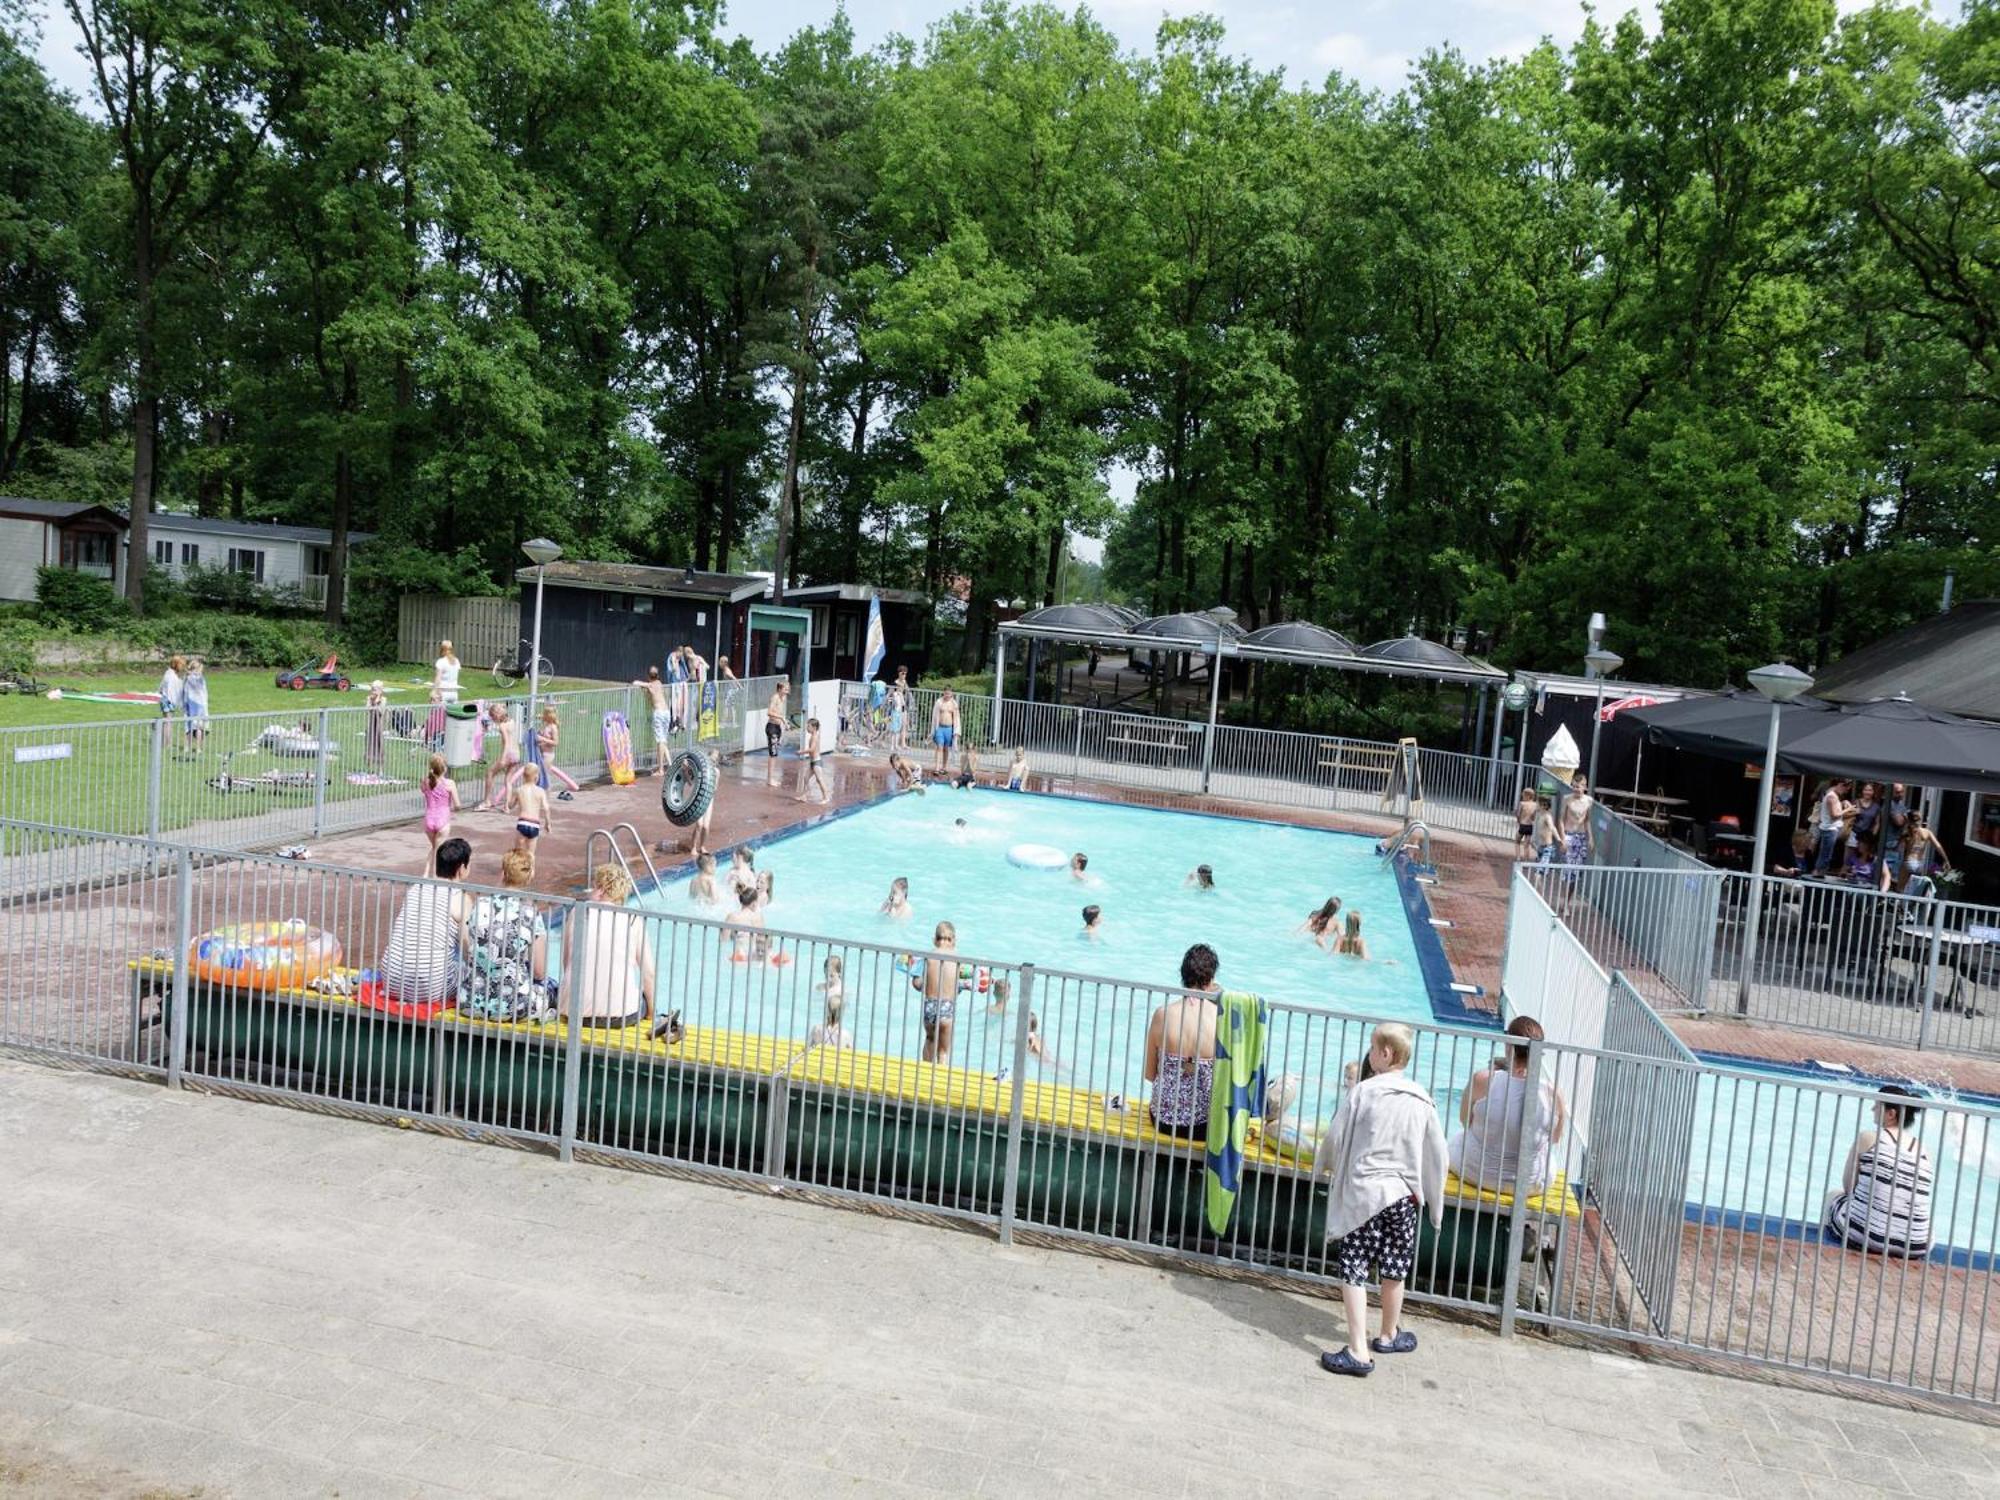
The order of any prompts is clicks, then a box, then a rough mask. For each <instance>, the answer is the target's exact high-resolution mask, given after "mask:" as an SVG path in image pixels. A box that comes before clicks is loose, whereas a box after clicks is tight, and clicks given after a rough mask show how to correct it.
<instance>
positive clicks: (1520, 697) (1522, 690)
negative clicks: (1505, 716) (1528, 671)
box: [1500, 682, 1528, 714]
mask: <svg viewBox="0 0 2000 1500" xmlns="http://www.w3.org/2000/svg"><path fill="white" fill-rule="evenodd" d="M1500 701H1501V702H1502V703H1504V704H1506V705H1507V712H1509V713H1514V714H1517V713H1519V712H1520V711H1521V710H1522V709H1524V708H1526V707H1527V706H1528V685H1527V683H1525V682H1510V683H1508V684H1507V685H1506V686H1505V687H1503V688H1502V689H1500Z"/></svg>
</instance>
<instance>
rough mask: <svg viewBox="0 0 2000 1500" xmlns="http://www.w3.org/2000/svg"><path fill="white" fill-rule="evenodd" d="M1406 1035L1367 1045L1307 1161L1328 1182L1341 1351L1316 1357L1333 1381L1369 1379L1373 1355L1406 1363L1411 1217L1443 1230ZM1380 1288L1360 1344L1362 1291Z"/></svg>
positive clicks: (1425, 1110)
mask: <svg viewBox="0 0 2000 1500" xmlns="http://www.w3.org/2000/svg"><path fill="white" fill-rule="evenodd" d="M1414 1047H1415V1035H1414V1033H1412V1032H1411V1030H1410V1028H1409V1027H1407V1026H1403V1025H1399V1024H1395V1023H1392V1022H1385V1023H1384V1024H1382V1025H1380V1026H1377V1027H1376V1028H1375V1034H1374V1037H1373V1038H1372V1039H1371V1040H1370V1042H1369V1044H1368V1065H1369V1068H1370V1070H1371V1071H1370V1074H1369V1076H1368V1077H1367V1078H1364V1079H1362V1080H1361V1081H1360V1082H1358V1083H1356V1084H1355V1085H1354V1086H1353V1087H1352V1088H1350V1089H1348V1091H1347V1094H1346V1097H1344V1098H1343V1099H1342V1100H1341V1101H1340V1108H1339V1109H1338V1110H1336V1111H1335V1112H1334V1116H1333V1123H1332V1124H1331V1125H1329V1126H1328V1127H1327V1131H1326V1136H1325V1138H1324V1139H1323V1140H1322V1141H1321V1142H1320V1143H1319V1147H1318V1149H1317V1150H1315V1151H1314V1152H1313V1164H1312V1172H1311V1176H1312V1177H1313V1178H1321V1177H1324V1178H1326V1179H1328V1180H1329V1181H1330V1183H1331V1187H1330V1188H1329V1189H1328V1191H1327V1200H1326V1240H1327V1256H1328V1258H1329V1260H1331V1262H1332V1270H1333V1272H1334V1275H1335V1277H1336V1278H1337V1279H1338V1280H1339V1281H1340V1283H1341V1300H1342V1302H1344V1303H1345V1304H1346V1311H1347V1343H1346V1345H1345V1346H1344V1347H1343V1348H1340V1349H1335V1350H1328V1351H1327V1352H1326V1353H1324V1354H1322V1355H1320V1357H1319V1362H1320V1367H1321V1368H1322V1369H1324V1370H1326V1371H1328V1372H1329V1373H1331V1374H1334V1375H1372V1374H1373V1373H1374V1372H1375V1361H1374V1360H1372V1359H1364V1358H1362V1350H1363V1349H1364V1348H1366V1349H1367V1350H1369V1351H1371V1352H1373V1353H1375V1354H1408V1353H1410V1352H1411V1351H1413V1350H1414V1349H1415V1348H1416V1347H1417V1336H1416V1335H1415V1334H1414V1333H1411V1332H1410V1331H1409V1330H1407V1329H1405V1328H1403V1327H1402V1326H1401V1318H1402V1312H1403V1284H1404V1282H1405V1281H1407V1280H1408V1279H1409V1275H1410V1271H1411V1269H1412V1268H1413V1267H1414V1266H1415V1264H1416V1258H1417V1214H1418V1212H1419V1210H1420V1209H1421V1210H1423V1211H1425V1212H1427V1213H1428V1215H1429V1217H1430V1221H1431V1227H1432V1228H1433V1229H1438V1228H1441V1227H1442V1226H1443V1224H1444V1173H1445V1162H1446V1148H1445V1139H1444V1127H1443V1125H1441V1124H1440V1123H1439V1122H1438V1112H1437V1106H1436V1105H1435V1104H1434V1103H1432V1102H1431V1096H1430V1095H1429V1094H1428V1093H1426V1092H1425V1091H1424V1089H1423V1088H1422V1087H1421V1086H1420V1085H1419V1084H1417V1083H1416V1082H1415V1081H1414V1080H1412V1079H1410V1078H1408V1077H1406V1076H1405V1075H1404V1071H1403V1070H1404V1069H1405V1068H1406V1067H1408V1066H1409V1062H1410V1054H1411V1052H1412V1051H1413V1050H1414ZM1378 1279H1379V1281H1380V1284H1381V1288H1382V1323H1381V1331H1380V1333H1379V1335H1378V1336H1377V1337H1376V1338H1374V1339H1372V1340H1371V1339H1369V1338H1368V1337H1367V1334H1368V1283H1369V1282H1370V1281H1371V1280H1378Z"/></svg>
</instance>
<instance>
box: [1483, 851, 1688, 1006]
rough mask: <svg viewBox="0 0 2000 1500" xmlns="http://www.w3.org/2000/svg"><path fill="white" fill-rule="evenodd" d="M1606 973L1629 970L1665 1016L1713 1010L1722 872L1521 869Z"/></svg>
mask: <svg viewBox="0 0 2000 1500" xmlns="http://www.w3.org/2000/svg"><path fill="white" fill-rule="evenodd" d="M1516 868H1517V870H1518V872H1519V874H1520V877H1521V879H1522V880H1523V881H1525V882H1526V883H1527V884H1528V885H1529V886H1531V887H1532V888H1533V889H1534V891H1535V893H1536V894H1537V895H1538V896H1540V897H1541V898H1542V900H1543V901H1544V902H1545V903H1547V905H1548V906H1550V907H1551V908H1552V909H1553V910H1554V912H1555V914H1556V915H1557V916H1558V917H1560V919H1561V920H1562V922H1563V923H1564V924H1565V925H1566V926H1567V927H1568V928H1569V930H1570V931H1571V932H1573V933H1574V934H1575V935H1576V937H1577V940H1578V941H1579V942H1580V943H1581V944H1582V945H1583V948H1584V950H1585V951H1586V952H1588V953H1589V954H1591V955H1592V957H1593V958H1594V959H1595V960H1596V961H1597V963H1598V964H1599V966H1600V967H1602V968H1604V969H1606V970H1610V969H1623V970H1625V971H1627V973H1628V974H1629V975H1630V977H1631V981H1632V983H1633V985H1634V986H1635V987H1636V988H1638V989H1639V990H1640V991H1641V992H1642V993H1643V994H1644V995H1645V997H1646V1000H1647V1003H1648V1004H1650V1005H1651V1006H1653V1007H1654V1009H1656V1010H1662V1011H1700V1010H1703V1009H1705V1008H1706V1007H1707V1001H1708V989H1709V973H1710V963H1711V957H1712V950H1713V949H1714V946H1715V935H1716V924H1717V911H1718V907H1719V903H1720V900H1721V892H1722V878H1723V877H1722V872H1721V871H1719V870H1711V869H1708V868H1706V867H1704V866H1699V865H1697V866H1695V867H1694V868H1693V869H1691V870H1681V869H1678V868H1669V869H1657V868H1656V869H1638V868H1633V867H1627V866H1615V867H1614V866H1610V865H1520V866H1517V867H1516Z"/></svg>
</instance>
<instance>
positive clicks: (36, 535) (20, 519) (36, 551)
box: [0, 496, 125, 600]
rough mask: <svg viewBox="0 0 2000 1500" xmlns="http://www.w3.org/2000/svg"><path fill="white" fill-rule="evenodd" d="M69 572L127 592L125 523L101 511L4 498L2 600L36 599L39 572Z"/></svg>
mask: <svg viewBox="0 0 2000 1500" xmlns="http://www.w3.org/2000/svg"><path fill="white" fill-rule="evenodd" d="M40 567H62V568H69V569H71V570H72V571H74V572H77V573H88V574H89V575H90V576H91V577H93V578H102V579H103V580H104V581H105V582H107V583H109V584H110V585H111V586H112V587H113V588H114V589H122V588H124V587H125V518H124V517H123V516H121V515H119V514H118V512H117V511H115V510H107V509H106V508H105V507H104V506H102V505H73V504H69V503H66V502H63V501H59V500H10V499H7V498H6V497H5V496H0V599H5V600H16V599H33V598H34V597H35V569H37V568H40Z"/></svg>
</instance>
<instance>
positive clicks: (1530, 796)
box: [1514, 787, 1542, 860]
mask: <svg viewBox="0 0 2000 1500" xmlns="http://www.w3.org/2000/svg"><path fill="white" fill-rule="evenodd" d="M1541 810H1542V802H1541V799H1540V798H1539V797H1537V796H1536V795H1535V789H1534V788H1533V787H1526V788H1524V789H1523V790H1522V792H1521V802H1520V805H1519V806H1518V807H1516V808H1515V809H1514V858H1516V859H1518V860H1529V859H1533V858H1534V857H1535V814H1537V813H1538V812H1540V811H1541Z"/></svg>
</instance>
